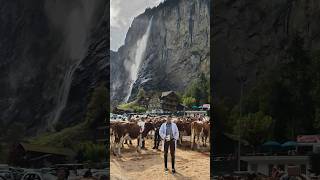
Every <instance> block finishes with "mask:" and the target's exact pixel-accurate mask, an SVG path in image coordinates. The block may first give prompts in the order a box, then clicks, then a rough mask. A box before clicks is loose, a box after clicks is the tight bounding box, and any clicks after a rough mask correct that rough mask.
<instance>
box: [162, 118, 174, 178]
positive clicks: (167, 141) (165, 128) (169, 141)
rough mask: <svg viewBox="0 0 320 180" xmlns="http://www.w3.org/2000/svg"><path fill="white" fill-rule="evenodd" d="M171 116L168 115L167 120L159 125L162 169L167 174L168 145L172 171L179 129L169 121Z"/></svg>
mask: <svg viewBox="0 0 320 180" xmlns="http://www.w3.org/2000/svg"><path fill="white" fill-rule="evenodd" d="M171 121H172V118H171V116H169V117H168V118H167V121H166V122H165V123H163V124H162V125H161V127H160V130H159V134H160V137H161V138H162V140H163V143H162V144H163V146H164V170H165V173H166V174H168V166H167V162H168V150H169V147H170V154H171V163H172V173H173V174H174V173H175V172H176V170H175V168H174V163H175V149H176V142H177V140H178V139H179V130H178V127H177V125H176V124H175V123H173V122H171Z"/></svg>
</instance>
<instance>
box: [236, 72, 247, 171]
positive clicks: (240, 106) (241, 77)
mask: <svg viewBox="0 0 320 180" xmlns="http://www.w3.org/2000/svg"><path fill="white" fill-rule="evenodd" d="M239 81H240V102H239V115H240V117H239V118H238V122H237V123H238V166H237V167H238V171H240V170H241V161H240V157H241V131H242V128H241V118H242V97H243V88H244V85H245V82H246V77H245V76H243V75H242V76H240V78H239Z"/></svg>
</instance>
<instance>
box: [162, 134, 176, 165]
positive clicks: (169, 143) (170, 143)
mask: <svg viewBox="0 0 320 180" xmlns="http://www.w3.org/2000/svg"><path fill="white" fill-rule="evenodd" d="M169 147H170V154H171V163H172V169H174V160H175V155H174V154H175V141H174V140H173V139H172V140H170V141H165V142H164V167H165V168H168V166H167V162H168V150H169Z"/></svg>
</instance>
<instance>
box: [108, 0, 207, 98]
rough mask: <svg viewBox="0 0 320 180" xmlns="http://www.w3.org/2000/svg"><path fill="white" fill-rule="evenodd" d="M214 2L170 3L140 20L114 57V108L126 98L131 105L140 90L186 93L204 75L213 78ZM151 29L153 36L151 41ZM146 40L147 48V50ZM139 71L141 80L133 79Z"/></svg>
mask: <svg viewBox="0 0 320 180" xmlns="http://www.w3.org/2000/svg"><path fill="white" fill-rule="evenodd" d="M209 3H210V1H209V0H167V1H165V2H163V3H161V4H160V5H159V6H157V7H154V8H152V9H146V11H145V12H144V13H143V14H141V15H139V16H137V17H135V18H134V20H133V22H132V24H131V27H130V28H129V30H128V33H127V35H126V38H125V43H124V45H123V46H121V47H120V48H119V49H118V51H117V52H111V59H110V63H111V64H110V67H111V74H110V75H111V102H112V103H113V104H117V103H120V102H124V101H126V97H127V98H128V99H129V101H131V100H132V99H134V97H135V96H136V94H137V92H138V89H139V88H143V89H144V90H145V91H168V90H174V91H183V90H184V89H185V88H186V87H187V85H188V84H189V83H190V82H191V81H192V80H194V79H196V78H197V77H198V76H199V75H200V73H201V72H203V73H205V74H208V75H209V69H210V68H209V65H210V62H209V61H210V60H209V59H210V4H209ZM148 27H150V32H149V34H148V36H146V32H148V31H147V30H148ZM144 37H147V40H146V43H147V44H146V48H145V49H144V50H141V47H143V44H142V42H143V40H144ZM141 52H143V53H141ZM141 54H142V55H141ZM137 58H141V59H140V60H138V61H137ZM137 62H138V63H137ZM137 66H138V68H137ZM135 69H138V70H137V72H136V78H131V76H132V71H135ZM132 79H133V80H134V82H131V81H132ZM130 83H132V90H131V88H130Z"/></svg>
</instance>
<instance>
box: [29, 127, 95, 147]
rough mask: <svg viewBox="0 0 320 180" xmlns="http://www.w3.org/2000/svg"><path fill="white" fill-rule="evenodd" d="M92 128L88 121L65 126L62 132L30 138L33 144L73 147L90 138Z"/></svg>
mask: <svg viewBox="0 0 320 180" xmlns="http://www.w3.org/2000/svg"><path fill="white" fill-rule="evenodd" d="M90 132H91V130H90V129H89V127H88V125H87V123H86V122H83V123H80V124H78V125H76V126H73V127H69V128H65V129H63V130H61V131H60V132H52V133H45V134H42V135H40V136H38V137H35V138H32V139H30V140H29V141H30V143H31V144H36V145H48V146H54V147H73V145H75V144H76V143H78V142H81V141H85V140H90V138H91V136H90V134H92V133H90Z"/></svg>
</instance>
